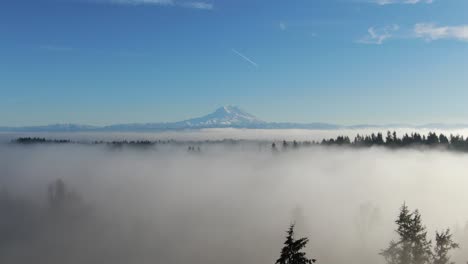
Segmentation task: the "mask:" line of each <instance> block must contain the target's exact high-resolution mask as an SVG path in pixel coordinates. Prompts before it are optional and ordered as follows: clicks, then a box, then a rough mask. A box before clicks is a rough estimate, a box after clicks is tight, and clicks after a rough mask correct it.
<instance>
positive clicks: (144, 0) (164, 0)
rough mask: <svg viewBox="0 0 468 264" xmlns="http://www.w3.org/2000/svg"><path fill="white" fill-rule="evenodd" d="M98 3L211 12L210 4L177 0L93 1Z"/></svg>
mask: <svg viewBox="0 0 468 264" xmlns="http://www.w3.org/2000/svg"><path fill="white" fill-rule="evenodd" d="M93 1H94V2H99V3H110V4H117V5H159V6H179V7H184V8H192V9H201V10H212V9H213V8H214V5H213V4H212V3H208V2H203V1H177V0H93Z"/></svg>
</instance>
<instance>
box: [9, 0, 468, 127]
mask: <svg viewBox="0 0 468 264" xmlns="http://www.w3.org/2000/svg"><path fill="white" fill-rule="evenodd" d="M466 10H468V1H466V0H433V1H430V0H420V1H418V0H362V1H361V0H289V1H285V0H282V1H279V0H268V1H267V0H230V1H227V0H206V1H201V0H200V1H198V0H194V1H190V0H4V1H1V3H0V92H1V97H0V113H1V114H0V125H6V126H20V125H38V124H49V123H84V124H94V125H103V124H112V123H127V122H155V121H176V120H181V119H185V118H190V117H194V116H200V115H204V114H206V113H208V112H211V111H212V110H214V109H215V108H216V107H218V106H221V105H226V104H232V105H238V106H240V107H241V108H243V109H245V110H247V111H248V112H251V113H253V114H255V115H257V116H258V117H260V118H262V119H264V120H267V121H293V122H314V121H322V122H331V123H339V124H358V123H359V124H360V123H376V124H384V123H400V122H403V123H414V124H420V123H428V122H465V123H468V120H467V119H466V117H467V116H468V103H467V102H468V100H467V99H468V17H467V16H466Z"/></svg>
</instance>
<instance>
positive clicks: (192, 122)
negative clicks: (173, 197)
mask: <svg viewBox="0 0 468 264" xmlns="http://www.w3.org/2000/svg"><path fill="white" fill-rule="evenodd" d="M203 128H247V129H249V128H250V129H255V128H256V129H311V130H313V129H315V130H335V129H365V128H427V129H459V128H468V124H440V123H439V124H435V123H434V124H426V125H419V126H414V125H407V124H389V125H353V126H342V125H336V124H330V123H304V124H301V123H288V122H266V121H263V120H261V119H259V118H258V117H256V116H254V115H252V114H250V113H248V112H246V111H244V110H242V109H240V108H239V107H237V106H232V105H228V106H223V107H220V108H218V109H216V110H215V111H214V112H212V113H210V114H208V115H205V116H202V117H197V118H192V119H187V120H183V121H178V122H161V123H133V124H115V125H109V126H89V125H79V124H53V125H45V126H24V127H0V131H3V132H86V131H90V132H91V131H109V132H139V131H143V132H144V131H148V132H150V131H165V130H188V129H203Z"/></svg>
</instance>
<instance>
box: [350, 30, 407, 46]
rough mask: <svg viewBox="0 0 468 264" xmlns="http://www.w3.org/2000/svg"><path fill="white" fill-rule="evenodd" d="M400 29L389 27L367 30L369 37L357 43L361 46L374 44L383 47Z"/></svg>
mask: <svg viewBox="0 0 468 264" xmlns="http://www.w3.org/2000/svg"><path fill="white" fill-rule="evenodd" d="M399 29H400V27H399V26H398V25H392V26H387V27H383V28H375V27H370V28H369V29H368V30H367V33H368V34H367V35H366V36H364V37H363V38H361V39H359V40H358V41H357V42H358V43H361V44H374V45H381V44H383V43H384V41H386V40H387V39H389V38H391V37H392V36H393V32H395V31H398V30H399Z"/></svg>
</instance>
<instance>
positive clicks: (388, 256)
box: [380, 204, 458, 264]
mask: <svg viewBox="0 0 468 264" xmlns="http://www.w3.org/2000/svg"><path fill="white" fill-rule="evenodd" d="M395 223H396V225H397V229H396V230H395V231H396V233H397V235H398V240H396V241H391V242H390V245H389V246H388V248H386V249H384V250H382V252H381V253H380V254H381V255H382V256H383V257H384V258H385V260H386V261H387V263H388V264H449V263H450V255H449V253H450V251H451V250H453V249H456V248H458V244H457V243H455V242H453V240H452V234H451V233H450V230H449V229H446V230H445V231H443V232H440V233H439V232H436V237H435V241H436V243H435V246H434V248H432V241H431V240H429V239H428V237H427V231H426V227H425V226H424V225H423V223H422V218H421V214H420V213H419V211H418V210H414V211H413V212H410V210H409V209H408V206H407V205H406V204H403V205H402V206H401V208H400V213H399V215H398V218H397V220H396V221H395Z"/></svg>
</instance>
